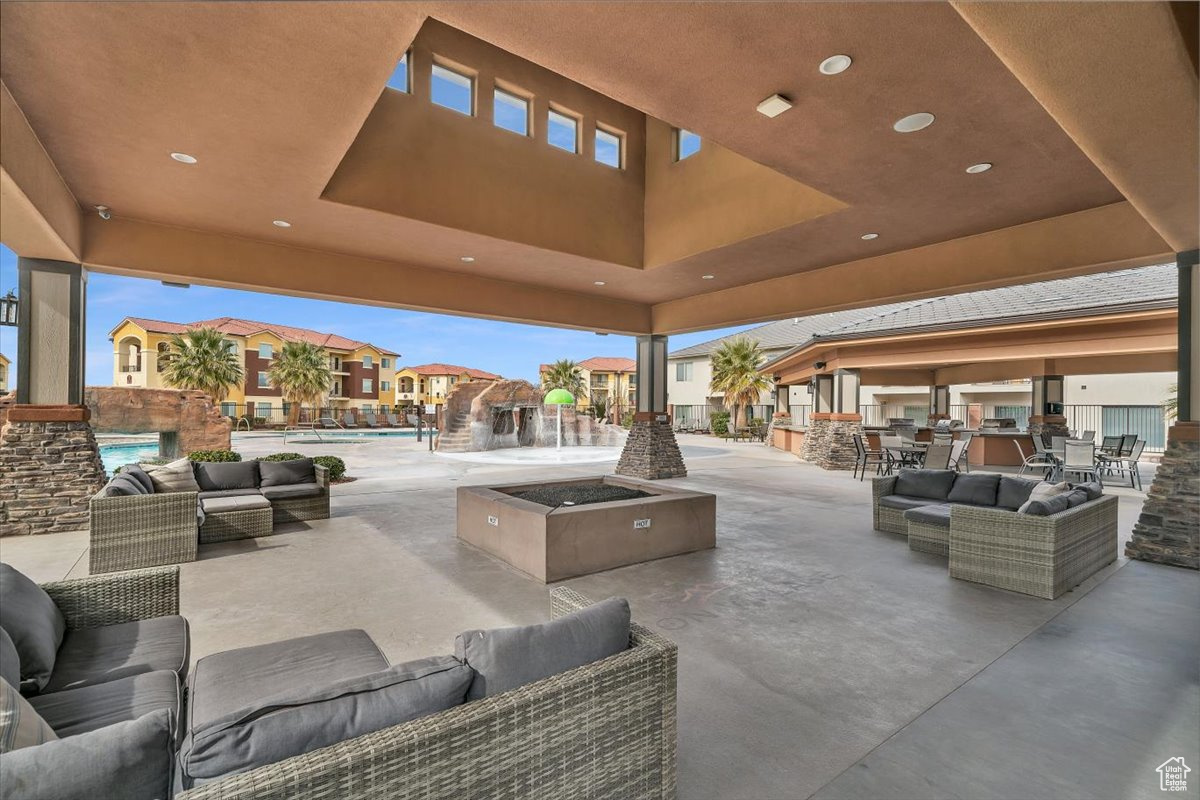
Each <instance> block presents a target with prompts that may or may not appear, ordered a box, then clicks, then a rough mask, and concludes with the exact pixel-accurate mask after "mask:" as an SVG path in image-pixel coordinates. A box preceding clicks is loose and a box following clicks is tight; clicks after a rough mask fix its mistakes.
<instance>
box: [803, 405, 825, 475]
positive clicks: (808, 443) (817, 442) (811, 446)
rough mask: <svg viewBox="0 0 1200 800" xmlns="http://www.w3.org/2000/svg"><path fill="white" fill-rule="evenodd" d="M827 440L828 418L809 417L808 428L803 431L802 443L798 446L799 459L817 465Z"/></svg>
mask: <svg viewBox="0 0 1200 800" xmlns="http://www.w3.org/2000/svg"><path fill="white" fill-rule="evenodd" d="M828 439H829V418H828V417H824V416H822V417H816V416H815V415H810V416H809V418H808V428H807V429H806V430H805V431H804V443H803V444H802V445H801V446H800V457H801V458H802V459H804V460H805V461H811V462H813V463H814V464H816V463H819V462H820V460H821V454H822V453H824V452H825V442H826V441H827V440H828Z"/></svg>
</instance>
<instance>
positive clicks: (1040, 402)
mask: <svg viewBox="0 0 1200 800" xmlns="http://www.w3.org/2000/svg"><path fill="white" fill-rule="evenodd" d="M1032 382H1033V403H1032V406H1031V408H1030V409H1029V432H1030V433H1033V434H1042V433H1048V434H1050V435H1051V436H1066V435H1067V434H1068V432H1069V429H1068V428H1067V418H1066V417H1065V416H1063V402H1064V399H1065V395H1064V383H1065V379H1064V378H1063V376H1062V375H1034V376H1033V378H1032Z"/></svg>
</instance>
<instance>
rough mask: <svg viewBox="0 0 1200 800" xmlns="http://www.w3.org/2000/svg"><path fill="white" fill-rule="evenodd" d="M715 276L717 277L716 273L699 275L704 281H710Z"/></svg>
mask: <svg viewBox="0 0 1200 800" xmlns="http://www.w3.org/2000/svg"><path fill="white" fill-rule="evenodd" d="M715 277H717V276H716V275H701V276H700V278H701V280H706V281H711V280H712V279H713V278H715Z"/></svg>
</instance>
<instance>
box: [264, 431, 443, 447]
mask: <svg viewBox="0 0 1200 800" xmlns="http://www.w3.org/2000/svg"><path fill="white" fill-rule="evenodd" d="M421 432H422V434H423V435H424V436H436V435H437V429H436V428H434V429H430V428H423V429H422V430H421ZM416 436H417V432H416V430H414V429H413V428H406V429H402V430H390V431H389V430H382V431H377V430H366V431H360V430H347V429H345V428H317V429H316V430H308V429H303V430H291V431H285V432H284V434H283V440H284V442H296V443H300V444H313V443H318V442H346V441H355V440H359V441H361V440H364V439H415V438H416Z"/></svg>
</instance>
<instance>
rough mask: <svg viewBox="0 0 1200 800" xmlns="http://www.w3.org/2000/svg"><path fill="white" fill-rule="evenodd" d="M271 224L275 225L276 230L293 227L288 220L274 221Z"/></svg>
mask: <svg viewBox="0 0 1200 800" xmlns="http://www.w3.org/2000/svg"><path fill="white" fill-rule="evenodd" d="M271 224H272V225H274V226H275V227H276V228H290V227H292V223H290V222H288V221H287V220H286V219H273V220H271Z"/></svg>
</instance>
